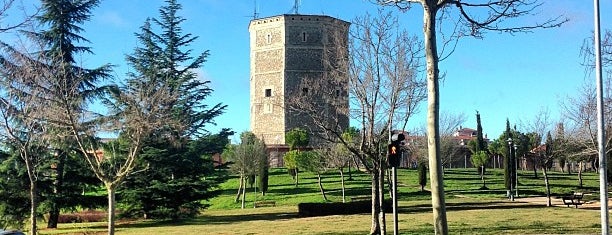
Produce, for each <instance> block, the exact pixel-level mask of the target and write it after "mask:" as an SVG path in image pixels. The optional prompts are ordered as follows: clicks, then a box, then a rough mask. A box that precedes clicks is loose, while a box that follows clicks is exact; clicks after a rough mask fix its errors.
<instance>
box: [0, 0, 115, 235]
mask: <svg viewBox="0 0 612 235" xmlns="http://www.w3.org/2000/svg"><path fill="white" fill-rule="evenodd" d="M98 3H99V0H87V1H85V0H42V1H41V7H40V12H41V14H40V15H39V16H37V17H35V19H36V20H37V21H38V23H39V24H38V25H39V26H40V27H41V28H42V30H40V31H21V33H23V34H25V35H26V36H27V37H28V39H30V40H31V41H32V43H33V44H34V45H40V46H41V48H39V50H40V51H39V52H36V53H23V55H28V56H30V60H29V62H30V64H29V65H28V66H33V67H36V68H44V71H45V74H47V73H48V76H45V75H43V74H41V73H42V72H41V71H39V72H40V73H39V74H36V75H34V76H33V77H32V78H30V79H31V80H30V81H28V82H26V83H25V84H24V85H25V86H24V87H26V88H24V91H27V92H24V93H23V96H24V97H27V96H29V97H30V101H32V100H36V101H35V102H38V103H41V105H40V106H41V107H40V108H39V109H37V111H36V112H37V113H38V114H39V115H40V116H44V117H38V118H39V120H38V121H39V122H40V123H39V124H40V125H41V126H44V127H45V128H43V129H44V133H36V135H38V136H43V137H39V138H41V139H42V138H46V141H45V143H41V144H42V145H45V149H47V147H48V146H46V145H47V144H48V143H47V142H50V144H51V148H53V149H56V150H57V151H58V152H60V153H59V154H58V155H57V156H58V157H57V158H54V159H53V161H54V162H52V163H50V162H46V163H45V164H47V165H49V164H53V165H54V166H55V167H54V168H53V173H49V174H47V175H50V176H52V177H53V178H52V179H49V180H48V181H47V182H46V183H49V184H51V185H50V187H51V190H48V192H50V193H51V194H48V195H47V196H48V197H47V199H48V201H47V202H44V203H46V205H48V209H49V210H50V212H49V214H50V216H49V220H48V225H47V226H48V227H50V228H55V227H57V219H58V216H59V212H60V210H61V209H62V208H64V207H65V206H69V205H68V204H67V202H75V201H82V200H77V199H78V198H75V196H77V197H78V196H80V195H79V194H75V193H73V192H69V190H70V187H66V185H64V184H65V183H67V180H65V179H67V173H66V172H65V170H66V169H71V168H75V167H76V168H78V167H81V166H82V165H79V164H78V163H75V162H73V161H72V160H74V158H68V157H66V156H67V154H69V153H70V152H72V148H73V147H74V146H71V143H72V140H71V139H70V138H71V135H72V133H71V132H70V130H69V128H68V127H69V126H70V125H68V124H67V122H68V121H67V120H70V119H71V118H74V116H72V117H69V115H75V116H79V118H82V117H83V116H85V115H83V116H81V115H82V114H83V113H81V112H82V108H83V107H84V106H85V105H87V104H88V102H89V101H91V100H93V99H96V98H97V97H99V95H101V94H102V93H103V92H104V91H105V90H106V87H99V86H97V83H98V82H99V81H101V80H103V79H105V78H108V77H109V75H108V74H109V71H110V69H111V66H110V65H104V66H101V67H98V68H95V69H88V68H84V67H80V66H79V65H77V63H76V60H75V57H77V56H79V55H81V54H83V53H91V51H90V49H89V47H85V46H79V45H77V44H78V43H81V42H88V41H87V39H85V38H84V37H82V36H81V35H80V33H81V32H82V31H83V29H82V28H81V27H80V26H79V25H82V24H83V23H85V22H86V21H87V20H89V18H90V16H91V15H90V11H91V9H92V8H94V7H96V6H97V5H98ZM2 46H3V48H4V50H5V51H11V52H12V53H15V52H17V50H15V49H14V48H12V47H11V46H8V45H6V44H3V45H2ZM3 62H5V61H3ZM5 67H6V64H5ZM24 69H25V68H24ZM34 78H36V79H34ZM22 98H23V97H22ZM22 101H23V100H22ZM43 104H44V105H43ZM59 109H66V110H68V109H69V110H71V111H74V113H67V112H61V111H58V110H59ZM91 116H94V115H88V117H91ZM87 121H91V120H87ZM90 124H93V122H92V123H90ZM30 134H31V133H30ZM36 154H38V155H41V156H42V155H49V154H50V153H48V151H39V152H37V153H36ZM47 159H51V158H47ZM78 171H79V172H83V170H82V169H79V170H78ZM70 180H72V179H68V181H70ZM40 186H41V187H45V185H40ZM37 187H38V186H37ZM32 204H33V207H36V206H37V205H35V204H36V203H32ZM32 230H33V231H32V234H36V231H35V229H32Z"/></svg>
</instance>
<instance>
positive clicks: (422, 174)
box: [418, 161, 427, 192]
mask: <svg viewBox="0 0 612 235" xmlns="http://www.w3.org/2000/svg"><path fill="white" fill-rule="evenodd" d="M418 171H419V185H421V192H423V191H425V186H426V185H427V163H426V162H424V161H419V164H418Z"/></svg>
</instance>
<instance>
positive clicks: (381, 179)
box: [378, 158, 387, 234]
mask: <svg viewBox="0 0 612 235" xmlns="http://www.w3.org/2000/svg"><path fill="white" fill-rule="evenodd" d="M379 164H380V165H379V167H378V174H379V176H378V205H379V206H380V210H379V211H378V222H379V223H380V234H387V218H386V215H385V207H384V206H383V205H384V203H385V175H386V174H385V172H387V171H386V169H385V167H383V166H384V164H385V162H384V159H383V158H381V159H380V161H379Z"/></svg>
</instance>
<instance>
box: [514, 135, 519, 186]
mask: <svg viewBox="0 0 612 235" xmlns="http://www.w3.org/2000/svg"><path fill="white" fill-rule="evenodd" d="M517 147H518V146H516V143H515V144H514V193H515V195H514V196H515V197H518V196H519V194H518V157H517V156H516V149H517Z"/></svg>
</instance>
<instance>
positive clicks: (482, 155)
mask: <svg viewBox="0 0 612 235" xmlns="http://www.w3.org/2000/svg"><path fill="white" fill-rule="evenodd" d="M471 161H472V164H473V165H474V166H475V167H482V166H484V165H485V164H487V162H488V161H489V155H488V154H487V152H485V151H478V152H476V153H474V154H472V158H471Z"/></svg>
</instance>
